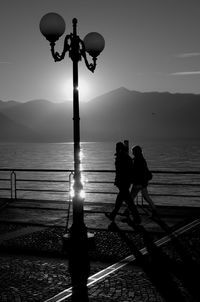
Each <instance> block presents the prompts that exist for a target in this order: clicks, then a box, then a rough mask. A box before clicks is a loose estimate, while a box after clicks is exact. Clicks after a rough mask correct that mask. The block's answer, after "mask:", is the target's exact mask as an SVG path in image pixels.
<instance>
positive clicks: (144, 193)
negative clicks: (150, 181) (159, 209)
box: [141, 187, 156, 211]
mask: <svg viewBox="0 0 200 302" xmlns="http://www.w3.org/2000/svg"><path fill="white" fill-rule="evenodd" d="M141 192H142V196H143V198H144V199H145V200H146V201H147V202H148V203H149V204H150V206H151V207H152V209H153V210H154V211H156V206H155V204H154V202H153V200H152V199H151V197H150V196H149V192H148V190H147V187H145V188H142V190H141Z"/></svg>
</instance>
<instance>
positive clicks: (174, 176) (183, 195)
mask: <svg viewBox="0 0 200 302" xmlns="http://www.w3.org/2000/svg"><path fill="white" fill-rule="evenodd" d="M72 172H73V170H64V169H63V170H61V169H52V170H49V169H0V194H1V197H6V198H11V199H18V198H20V199H23V198H26V199H28V198H31V196H34V198H35V199H39V200H41V199H43V197H42V196H45V197H44V199H45V198H46V197H47V195H48V197H49V198H52V196H53V198H54V199H56V198H58V199H59V198H60V197H58V196H62V197H63V198H64V199H65V200H66V199H68V197H69V191H70V184H69V183H70V181H69V177H70V174H71V173H72ZM82 173H83V175H84V176H85V178H86V179H87V180H86V182H85V185H84V188H85V191H86V194H87V195H86V196H87V197H88V196H91V195H93V196H94V195H95V196H97V195H99V196H101V197H100V199H101V200H102V201H104V200H107V199H109V198H108V196H110V200H112V201H114V200H113V197H112V196H113V195H115V194H117V189H116V188H115V186H114V185H113V180H114V174H115V171H114V170H83V171H82ZM152 173H153V180H152V181H151V182H150V184H149V191H150V194H151V195H152V197H154V198H157V199H159V198H162V199H163V198H168V200H169V199H171V198H177V197H178V198H179V199H188V198H190V199H191V198H193V199H194V200H195V202H198V200H199V199H200V171H173V170H167V171H161V170H153V171H152ZM36 195H37V197H36ZM102 195H103V196H102ZM56 196H57V197H56ZM108 201H109V200H108ZM166 203H167V201H166Z"/></svg>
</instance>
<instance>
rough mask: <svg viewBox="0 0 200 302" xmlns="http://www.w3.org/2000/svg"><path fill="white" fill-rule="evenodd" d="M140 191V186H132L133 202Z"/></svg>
mask: <svg viewBox="0 0 200 302" xmlns="http://www.w3.org/2000/svg"><path fill="white" fill-rule="evenodd" d="M141 189H142V186H140V185H133V186H132V189H131V198H132V200H133V202H134V200H135V197H136V196H137V195H138V193H139V191H140V190H141Z"/></svg>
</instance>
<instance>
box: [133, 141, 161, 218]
mask: <svg viewBox="0 0 200 302" xmlns="http://www.w3.org/2000/svg"><path fill="white" fill-rule="evenodd" d="M132 154H133V173H132V184H133V185H132V189H131V197H132V199H133V202H134V199H135V197H136V196H137V194H138V192H139V191H141V193H142V197H143V198H144V199H145V200H146V201H147V202H148V204H149V205H150V206H151V208H152V213H153V214H155V215H156V214H157V211H156V206H155V204H154V202H153V200H152V199H151V197H150V196H149V192H148V190H147V186H148V182H149V181H150V180H151V179H152V174H151V172H150V171H149V169H148V166H147V162H146V160H145V158H144V156H143V153H142V148H141V147H140V146H138V145H137V146H134V147H133V148H132Z"/></svg>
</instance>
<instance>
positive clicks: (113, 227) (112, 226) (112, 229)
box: [108, 221, 117, 232]
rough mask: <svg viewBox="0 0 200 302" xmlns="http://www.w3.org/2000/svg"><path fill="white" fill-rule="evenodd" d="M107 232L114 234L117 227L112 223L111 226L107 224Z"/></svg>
mask: <svg viewBox="0 0 200 302" xmlns="http://www.w3.org/2000/svg"><path fill="white" fill-rule="evenodd" d="M108 231H111V232H116V231H117V226H116V224H115V222H114V221H112V222H111V224H109V226H108Z"/></svg>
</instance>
